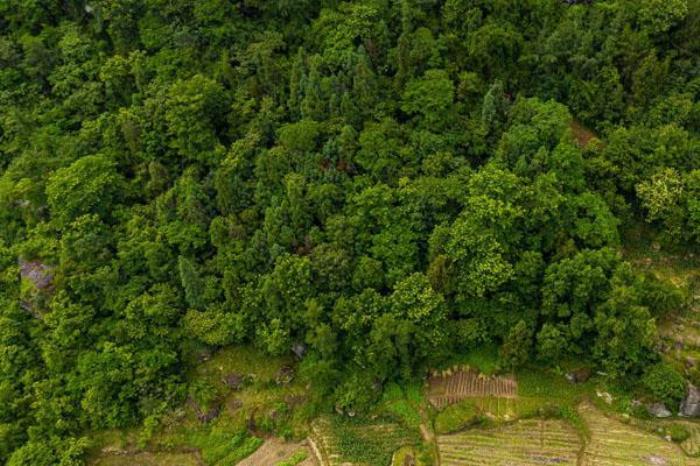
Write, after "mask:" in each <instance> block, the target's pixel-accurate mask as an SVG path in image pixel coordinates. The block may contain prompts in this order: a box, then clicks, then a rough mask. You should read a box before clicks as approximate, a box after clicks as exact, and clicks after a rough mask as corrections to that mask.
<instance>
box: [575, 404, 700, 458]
mask: <svg viewBox="0 0 700 466" xmlns="http://www.w3.org/2000/svg"><path fill="white" fill-rule="evenodd" d="M579 412H580V414H581V417H582V418H583V421H584V422H585V425H586V428H587V430H588V431H589V432H590V438H589V440H588V442H587V444H586V447H585V449H584V452H583V456H582V458H581V464H582V465H586V466H588V465H590V466H594V465H595V466H598V465H600V466H631V465H668V466H671V465H699V464H700V461H698V460H697V459H694V458H689V457H687V456H686V455H685V454H684V453H683V451H682V450H681V448H680V447H679V446H678V445H676V444H673V443H671V442H669V441H667V440H665V439H663V438H660V437H658V436H655V435H653V434H649V433H646V432H643V431H641V430H638V429H635V428H634V427H631V426H629V425H626V424H623V423H622V422H620V421H617V420H615V419H612V418H610V417H608V416H605V415H604V414H603V413H601V412H600V411H599V410H597V409H596V408H594V407H593V406H592V405H591V404H589V403H584V404H583V405H581V406H580V407H579Z"/></svg>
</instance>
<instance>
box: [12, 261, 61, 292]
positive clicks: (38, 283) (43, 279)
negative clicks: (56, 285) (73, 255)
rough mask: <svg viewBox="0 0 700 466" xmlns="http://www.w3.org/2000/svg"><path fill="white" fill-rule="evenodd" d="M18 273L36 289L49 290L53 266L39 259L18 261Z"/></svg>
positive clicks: (51, 284)
mask: <svg viewBox="0 0 700 466" xmlns="http://www.w3.org/2000/svg"><path fill="white" fill-rule="evenodd" d="M19 274H20V276H21V277H22V278H23V279H24V280H28V281H30V282H31V283H32V284H33V285H34V287H36V289H38V290H49V289H51V288H52V286H53V267H51V266H49V265H46V264H42V263H41V262H39V261H25V260H20V261H19Z"/></svg>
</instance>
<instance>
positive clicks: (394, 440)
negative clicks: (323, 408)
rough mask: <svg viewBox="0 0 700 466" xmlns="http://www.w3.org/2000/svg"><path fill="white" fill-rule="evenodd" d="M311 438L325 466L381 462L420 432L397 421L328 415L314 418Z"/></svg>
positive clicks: (416, 438)
mask: <svg viewBox="0 0 700 466" xmlns="http://www.w3.org/2000/svg"><path fill="white" fill-rule="evenodd" d="M310 440H311V443H312V449H314V450H315V452H314V453H315V454H316V455H317V456H318V457H319V459H320V462H321V465H322V466H353V465H355V466H381V465H385V464H386V465H388V464H390V462H391V458H392V456H393V454H394V452H396V450H398V449H399V448H401V447H402V446H405V445H414V444H416V443H418V442H419V441H420V436H419V434H418V433H417V432H416V433H413V432H411V431H408V430H407V429H405V428H404V427H402V426H400V425H399V424H394V423H387V422H381V421H376V422H370V421H368V422H361V421H355V420H348V419H346V418H334V419H331V418H329V417H324V418H320V419H317V420H315V421H314V422H313V424H312V426H311V435H310Z"/></svg>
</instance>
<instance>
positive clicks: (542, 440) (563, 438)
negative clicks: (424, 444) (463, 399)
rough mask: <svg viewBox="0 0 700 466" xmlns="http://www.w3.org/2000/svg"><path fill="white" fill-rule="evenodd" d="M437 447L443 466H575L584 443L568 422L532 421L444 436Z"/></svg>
mask: <svg viewBox="0 0 700 466" xmlns="http://www.w3.org/2000/svg"><path fill="white" fill-rule="evenodd" d="M438 446H439V449H440V458H441V464H442V465H443V466H472V465H494V466H498V465H501V466H511V465H518V466H537V465H546V464H557V465H575V464H577V458H578V454H579V451H580V449H581V441H580V439H579V437H578V434H577V433H576V431H575V430H574V429H573V428H572V427H571V426H570V425H569V424H567V423H566V422H563V421H558V420H536V419H531V420H523V421H519V422H516V423H514V424H510V425H507V426H503V427H499V428H494V429H488V430H484V429H474V430H468V431H465V432H461V433H458V434H452V435H443V436H440V437H438Z"/></svg>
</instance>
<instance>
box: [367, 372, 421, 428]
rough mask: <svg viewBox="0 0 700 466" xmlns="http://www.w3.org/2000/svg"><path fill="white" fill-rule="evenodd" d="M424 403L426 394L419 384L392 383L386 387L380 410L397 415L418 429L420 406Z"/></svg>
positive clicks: (405, 422)
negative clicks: (402, 384)
mask: <svg viewBox="0 0 700 466" xmlns="http://www.w3.org/2000/svg"><path fill="white" fill-rule="evenodd" d="M424 404H425V396H424V394H423V390H422V387H421V386H420V385H419V384H417V383H411V384H408V385H406V386H404V387H402V386H400V385H399V384H396V383H391V384H388V385H387V386H386V387H385V389H384V393H383V395H382V399H381V402H380V404H379V407H378V410H379V411H380V412H382V411H383V412H385V413H388V414H390V415H392V416H393V417H396V418H397V420H399V421H401V422H402V423H403V424H404V425H406V426H407V427H409V428H412V429H418V428H419V426H420V423H421V415H420V407H421V406H422V405H424Z"/></svg>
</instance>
